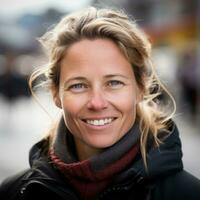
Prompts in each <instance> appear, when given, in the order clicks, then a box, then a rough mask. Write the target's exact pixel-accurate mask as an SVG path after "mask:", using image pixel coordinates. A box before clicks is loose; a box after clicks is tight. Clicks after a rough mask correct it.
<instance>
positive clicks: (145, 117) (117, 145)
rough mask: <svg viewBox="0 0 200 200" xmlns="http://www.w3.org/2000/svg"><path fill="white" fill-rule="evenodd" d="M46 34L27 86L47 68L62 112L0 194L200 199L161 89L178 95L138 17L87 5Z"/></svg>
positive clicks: (13, 196)
mask: <svg viewBox="0 0 200 200" xmlns="http://www.w3.org/2000/svg"><path fill="white" fill-rule="evenodd" d="M40 41H41V42H42V44H43V45H44V46H45V48H46V49H47V52H48V56H49V63H48V64H47V67H46V68H45V69H43V70H42V69H41V70H39V71H37V72H35V73H34V74H33V75H32V77H31V79H30V86H31V88H32V85H34V84H35V81H36V79H37V78H38V77H41V76H45V77H46V82H45V84H47V85H48V88H49V89H50V91H51V93H52V96H53V99H54V102H55V104H56V105H57V106H58V107H59V108H60V109H61V111H62V116H61V119H60V121H59V123H58V125H57V126H55V127H54V128H53V129H52V130H51V131H50V132H49V135H48V137H47V138H45V139H43V140H42V141H40V142H39V143H37V144H36V145H35V146H34V147H33V148H32V149H31V151H30V166H31V167H30V169H28V170H26V171H25V172H22V173H21V174H18V175H16V176H15V177H11V178H10V179H7V180H6V181H4V183H3V184H2V186H1V193H0V194H1V199H6V200H10V199H14V200H18V199H19V200H20V199H37V198H42V197H43V196H44V197H45V199H65V200H66V199H67V200H77V199H87V200H90V199H152V200H157V199H170V200H172V199H176V200H177V199H200V182H199V180H198V179H196V178H195V177H193V176H192V175H190V174H189V173H187V172H186V171H184V170H183V165H182V161H181V157H182V152H181V143H180V139H179V136H178V130H177V128H176V125H175V124H174V123H173V121H172V120H171V117H172V114H173V112H174V109H175V108H174V109H171V113H168V112H166V110H164V109H165V107H166V106H165V105H164V104H162V103H160V101H159V98H160V93H161V92H162V94H165V96H169V99H171V101H172V105H174V104H173V103H174V102H173V99H172V98H171V96H170V95H169V94H168V92H167V91H166V90H165V89H164V87H163V86H162V85H161V84H160V82H159V80H158V79H157V76H156V74H155V71H154V68H153V66H152V63H151V55H150V53H151V52H150V51H151V46H150V43H149V41H148V40H147V38H146V36H145V35H144V34H143V32H142V31H141V30H140V29H139V28H138V27H137V25H136V24H135V22H134V21H131V20H130V19H129V18H128V17H127V16H126V15H125V14H124V13H122V12H120V11H114V10H111V9H99V10H97V9H95V8H88V9H86V10H84V11H82V12H79V13H73V14H71V15H68V16H66V17H64V18H63V19H62V20H61V21H60V22H59V24H58V25H57V26H55V28H54V29H53V30H51V31H49V32H47V33H46V34H45V35H44V36H43V37H42V38H41V40H40ZM42 80H44V79H42ZM33 82H34V84H33ZM172 107H173V106H172ZM166 109H168V110H169V108H168V107H167V108H166ZM185 186H187V187H185Z"/></svg>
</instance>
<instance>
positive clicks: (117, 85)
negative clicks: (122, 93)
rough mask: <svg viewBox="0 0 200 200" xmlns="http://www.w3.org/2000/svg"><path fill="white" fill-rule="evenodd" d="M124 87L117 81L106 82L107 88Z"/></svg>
mask: <svg viewBox="0 0 200 200" xmlns="http://www.w3.org/2000/svg"><path fill="white" fill-rule="evenodd" d="M123 85H124V83H123V82H121V81H118V80H111V81H109V82H108V86H109V87H111V88H120V87H122V86H123Z"/></svg>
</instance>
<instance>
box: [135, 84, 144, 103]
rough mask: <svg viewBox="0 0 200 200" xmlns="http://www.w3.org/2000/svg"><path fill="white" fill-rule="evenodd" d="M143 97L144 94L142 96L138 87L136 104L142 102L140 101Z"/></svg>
mask: <svg viewBox="0 0 200 200" xmlns="http://www.w3.org/2000/svg"><path fill="white" fill-rule="evenodd" d="M143 96H144V94H143V91H142V90H141V89H140V88H139V87H137V97H136V98H137V99H136V100H137V102H136V103H137V104H138V103H140V102H141V101H142V99H143Z"/></svg>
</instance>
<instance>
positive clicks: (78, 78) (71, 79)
mask: <svg viewBox="0 0 200 200" xmlns="http://www.w3.org/2000/svg"><path fill="white" fill-rule="evenodd" d="M117 76H119V77H122V78H125V79H130V77H128V76H125V75H123V74H107V75H105V76H104V77H105V78H114V77H117ZM75 80H76V81H77V80H79V81H87V78H85V77H83V76H75V77H72V78H69V79H68V80H66V81H65V82H64V87H65V86H66V85H67V84H68V83H69V82H70V81H75Z"/></svg>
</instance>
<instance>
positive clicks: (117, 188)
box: [97, 173, 144, 200]
mask: <svg viewBox="0 0 200 200" xmlns="http://www.w3.org/2000/svg"><path fill="white" fill-rule="evenodd" d="M143 180H144V177H143V176H141V175H140V173H138V174H136V175H135V176H134V178H132V179H130V180H129V181H127V182H126V183H124V184H118V185H115V186H112V187H111V188H108V189H106V190H105V191H104V192H103V193H102V194H100V196H99V197H98V198H97V200H98V199H103V198H104V197H105V196H106V195H107V194H109V193H111V192H116V191H120V190H121V191H125V190H126V191H127V190H129V189H130V188H132V187H134V186H135V185H139V184H141V183H142V182H143Z"/></svg>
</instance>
